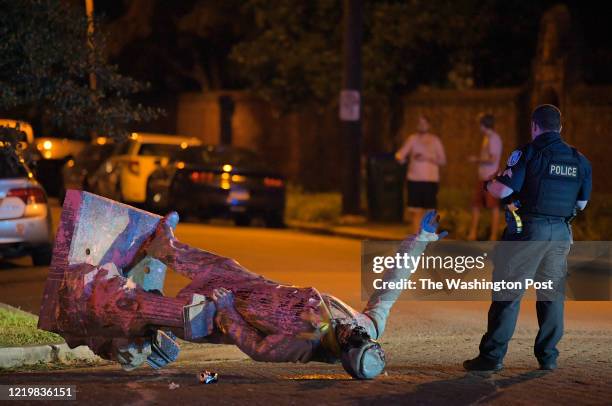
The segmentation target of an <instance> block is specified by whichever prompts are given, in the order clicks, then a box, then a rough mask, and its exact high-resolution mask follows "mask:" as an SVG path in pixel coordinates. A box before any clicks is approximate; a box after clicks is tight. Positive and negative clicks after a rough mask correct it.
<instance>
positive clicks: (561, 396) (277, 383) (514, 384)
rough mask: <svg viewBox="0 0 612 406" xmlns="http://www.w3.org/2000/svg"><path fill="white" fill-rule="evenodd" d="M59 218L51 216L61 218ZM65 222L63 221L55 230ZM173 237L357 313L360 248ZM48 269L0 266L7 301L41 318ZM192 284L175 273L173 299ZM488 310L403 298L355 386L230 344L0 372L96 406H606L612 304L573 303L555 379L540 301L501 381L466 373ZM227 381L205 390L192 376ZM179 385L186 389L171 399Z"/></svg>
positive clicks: (253, 238)
mask: <svg viewBox="0 0 612 406" xmlns="http://www.w3.org/2000/svg"><path fill="white" fill-rule="evenodd" d="M58 213H59V210H58V209H56V210H55V217H57V214H58ZM56 224H57V222H56ZM177 237H178V238H179V239H180V240H182V241H184V242H186V243H188V244H191V245H193V246H197V247H201V248H205V249H207V250H211V251H214V252H217V253H219V254H221V255H224V256H229V257H232V258H235V259H236V260H238V261H239V262H240V263H241V264H243V265H244V266H246V267H247V268H249V269H250V270H252V271H254V272H257V273H261V274H263V275H265V276H266V277H268V278H271V279H274V280H277V281H279V282H284V283H290V284H295V285H302V286H315V287H316V288H317V289H319V290H320V291H323V292H329V293H331V294H334V295H337V296H338V297H339V298H341V299H343V300H344V301H346V302H347V303H349V304H351V305H353V306H355V307H357V308H359V307H360V306H362V305H363V303H362V302H361V301H360V290H359V283H360V274H359V272H360V270H359V267H360V250H361V243H360V241H358V240H353V239H345V238H339V237H330V236H320V235H311V234H303V233H300V232H296V231H292V230H268V229H262V228H236V227H231V226H225V225H199V224H179V227H178V229H177ZM45 277H46V269H44V268H34V267H32V266H31V265H30V262H29V259H19V260H15V261H10V262H6V261H5V262H2V263H1V264H0V302H6V303H8V304H11V305H13V306H19V307H22V308H24V309H26V310H29V311H32V312H35V313H36V312H37V311H38V308H39V305H40V296H41V294H42V289H43V284H44V280H45ZM186 282H187V281H186V279H184V278H182V277H180V276H177V275H175V274H172V273H170V274H169V275H168V279H167V281H166V292H165V293H166V294H167V295H173V294H175V293H176V292H177V291H178V290H179V289H180V288H182V286H184V285H185V283H186ZM487 307H488V304H487V303H485V302H431V301H422V302H419V301H400V302H399V303H398V304H397V306H396V307H395V308H394V309H393V312H392V315H391V320H390V323H389V327H388V330H387V332H386V335H385V337H384V338H383V340H382V344H383V346H384V347H385V349H386V353H387V357H388V368H387V373H386V374H385V375H384V376H382V377H380V378H379V379H377V380H375V381H371V382H357V381H353V380H350V379H349V377H348V376H347V375H346V374H344V372H343V370H342V368H341V366H339V365H325V364H317V363H312V364H306V365H294V364H261V363H255V362H253V361H250V360H247V359H245V358H244V356H243V355H241V354H240V352H239V351H238V350H236V349H235V348H233V347H227V346H212V345H194V344H187V345H185V346H184V348H183V352H182V355H181V357H180V358H179V361H178V362H177V363H175V364H173V365H171V366H170V367H168V368H167V369H164V370H163V371H161V372H156V371H152V370H151V369H149V368H148V367H143V368H140V369H138V370H136V371H133V372H124V371H122V370H121V369H120V368H119V367H118V366H117V365H114V364H110V365H103V366H100V367H93V368H92V367H87V368H73V369H63V370H52V371H47V370H44V369H40V368H37V369H36V370H35V371H19V372H13V373H10V374H7V373H2V372H0V383H20V384H55V385H59V384H74V385H76V386H77V391H78V392H77V393H78V394H77V399H79V400H81V401H87V403H88V404H109V403H111V404H121V403H130V404H136V403H142V404H151V403H159V404H167V403H169V402H171V401H173V402H176V401H177V400H178V399H180V400H181V402H183V403H185V404H188V403H191V402H199V403H201V404H245V403H247V402H248V403H251V404H279V403H280V404H303V403H308V404H313V403H314V404H333V403H359V404H374V403H376V404H379V403H380V402H382V403H384V404H400V403H418V404H489V403H494V404H544V403H549V402H553V401H554V402H555V403H556V404H610V400H611V399H612V385H611V382H612V350H611V348H612V303H611V302H568V303H567V306H566V335H565V337H564V339H563V341H562V342H561V345H560V350H561V357H560V359H559V361H560V362H559V364H560V368H559V370H557V371H555V372H553V373H548V374H543V373H540V372H537V371H535V369H536V366H537V363H536V361H535V358H534V357H533V355H532V349H531V346H532V343H533V339H534V338H535V334H536V332H537V321H536V318H535V311H534V307H535V306H534V303H533V302H528V301H527V302H525V303H524V304H523V309H522V313H521V316H520V319H519V323H518V326H517V331H516V334H515V338H514V339H513V341H512V342H511V345H510V351H509V354H508V357H507V359H506V362H505V365H506V368H505V370H504V371H502V372H501V373H499V374H495V375H491V376H482V375H477V374H466V373H465V371H463V370H462V368H461V362H462V361H463V360H464V359H467V358H471V357H473V356H475V355H476V353H477V347H478V342H479V340H480V336H481V335H482V333H483V331H484V328H485V326H486V310H487ZM204 368H207V369H212V370H215V371H216V372H218V373H219V374H220V378H219V382H218V383H217V384H215V385H200V384H198V383H197V381H196V378H195V376H196V373H197V372H198V371H200V370H201V369H204ZM171 382H174V383H176V384H178V385H179V387H178V388H176V389H174V390H171V389H169V386H168V385H169V384H170V383H171Z"/></svg>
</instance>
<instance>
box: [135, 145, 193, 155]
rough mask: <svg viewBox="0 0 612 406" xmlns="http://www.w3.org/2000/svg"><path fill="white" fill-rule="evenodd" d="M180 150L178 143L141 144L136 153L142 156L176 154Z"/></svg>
mask: <svg viewBox="0 0 612 406" xmlns="http://www.w3.org/2000/svg"><path fill="white" fill-rule="evenodd" d="M181 150H182V148H181V146H180V145H178V144H142V145H141V146H140V151H138V155H142V156H167V157H173V156H176V155H177V154H178V153H179V152H180V151H181Z"/></svg>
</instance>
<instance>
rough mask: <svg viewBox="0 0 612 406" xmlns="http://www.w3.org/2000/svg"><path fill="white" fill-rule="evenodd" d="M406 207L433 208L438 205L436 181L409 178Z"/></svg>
mask: <svg viewBox="0 0 612 406" xmlns="http://www.w3.org/2000/svg"><path fill="white" fill-rule="evenodd" d="M406 184H407V186H408V203H407V206H408V207H419V208H424V209H435V208H436V207H437V206H438V182H415V181H412V180H409V181H407V182H406Z"/></svg>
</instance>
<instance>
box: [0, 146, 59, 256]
mask: <svg viewBox="0 0 612 406" xmlns="http://www.w3.org/2000/svg"><path fill="white" fill-rule="evenodd" d="M52 242H53V237H52V228H51V213H50V210H49V205H48V204H47V195H46V193H45V191H44V189H43V188H42V186H41V185H40V184H39V183H38V182H37V181H36V180H35V179H34V176H33V174H32V173H31V172H30V170H29V169H28V168H27V166H25V165H22V164H21V163H20V162H17V161H16V160H15V162H10V160H9V158H7V157H2V158H1V159H0V257H2V258H11V257H17V256H24V255H29V256H31V257H32V262H33V263H34V265H35V266H43V265H44V266H47V265H49V264H50V262H51V253H52Z"/></svg>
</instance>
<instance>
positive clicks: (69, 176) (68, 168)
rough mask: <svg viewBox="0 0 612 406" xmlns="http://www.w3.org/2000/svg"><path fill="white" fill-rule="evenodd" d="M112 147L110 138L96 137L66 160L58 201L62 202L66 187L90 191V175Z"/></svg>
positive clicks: (107, 155)
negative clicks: (75, 154) (92, 141)
mask: <svg viewBox="0 0 612 406" xmlns="http://www.w3.org/2000/svg"><path fill="white" fill-rule="evenodd" d="M114 149H115V145H114V144H113V143H112V142H110V140H108V139H107V138H104V137H98V138H97V139H96V141H95V142H94V143H92V144H89V145H88V146H86V147H85V148H84V149H83V150H82V151H81V152H80V153H79V154H78V155H77V156H75V157H74V158H73V159H70V160H69V161H68V162H66V164H65V165H64V167H63V168H62V182H61V188H60V193H59V198H60V201H61V202H63V200H64V196H65V195H66V190H68V189H77V190H86V191H91V189H90V187H91V182H92V180H91V175H92V174H93V173H94V172H95V171H96V170H97V169H98V168H99V167H100V165H101V164H102V162H104V161H105V160H106V159H107V158H108V157H110V156H111V154H112V153H113V150H114Z"/></svg>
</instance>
